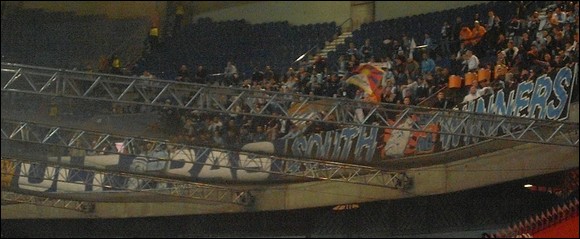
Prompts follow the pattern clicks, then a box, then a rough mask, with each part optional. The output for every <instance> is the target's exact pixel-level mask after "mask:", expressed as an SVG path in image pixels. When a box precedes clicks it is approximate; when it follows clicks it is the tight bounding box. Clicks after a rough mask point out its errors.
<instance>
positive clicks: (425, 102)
mask: <svg viewBox="0 0 580 239" xmlns="http://www.w3.org/2000/svg"><path fill="white" fill-rule="evenodd" d="M446 89H448V87H447V85H445V86H444V87H441V89H439V90H437V91H435V92H434V93H433V94H431V95H430V96H428V97H427V98H425V99H424V100H422V101H421V102H419V103H418V104H417V106H423V107H431V106H433V99H436V98H437V94H439V92H442V91H444V90H446Z"/></svg>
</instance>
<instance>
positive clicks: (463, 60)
mask: <svg viewBox="0 0 580 239" xmlns="http://www.w3.org/2000/svg"><path fill="white" fill-rule="evenodd" d="M522 9H523V8H520V7H517V8H515V9H513V15H512V17H511V18H510V19H500V18H499V17H498V16H497V15H495V14H494V9H489V11H488V14H487V19H486V18H482V17H480V16H479V15H475V16H474V17H473V19H465V20H466V21H465V22H464V21H463V19H461V18H460V17H457V19H456V22H454V23H453V24H449V23H448V22H446V21H443V22H442V23H441V38H440V39H437V40H435V39H432V38H431V36H430V35H429V34H424V39H423V41H422V42H423V46H420V47H414V45H416V44H415V43H414V41H415V39H412V38H410V37H409V36H408V35H407V33H404V32H403V33H401V36H400V38H395V39H388V40H386V41H384V42H383V43H382V44H386V45H387V48H386V49H387V52H386V54H385V55H386V56H385V57H382V58H380V59H377V58H378V57H377V56H376V55H377V54H376V52H375V47H374V46H373V45H372V44H371V43H370V41H369V40H368V39H365V41H364V42H361V43H358V44H360V47H359V48H357V43H356V42H350V44H349V47H348V49H347V50H346V51H345V52H343V53H340V52H339V53H338V54H339V57H338V60H337V61H336V62H328V61H327V59H325V58H323V57H321V56H319V55H317V56H315V58H314V61H313V62H312V63H308V61H307V60H303V61H300V62H299V64H298V65H293V66H291V67H289V68H288V69H287V70H285V71H282V72H276V71H274V70H273V69H272V68H271V67H270V66H264V67H263V68H262V67H258V66H256V67H254V71H253V72H252V74H251V75H241V74H239V72H238V71H237V69H236V66H235V64H236V63H235V62H233V61H230V62H227V64H226V66H225V67H224V71H223V73H221V74H218V75H219V76H218V77H217V78H212V79H210V78H209V77H208V73H207V71H205V70H204V67H203V66H198V68H197V69H196V71H195V72H191V71H189V69H188V67H187V66H186V65H182V66H181V67H180V69H179V70H178V76H177V77H176V78H175V80H177V81H184V82H194V83H202V84H216V85H221V86H229V87H242V88H247V89H255V90H262V91H264V94H268V93H267V92H270V91H275V92H283V93H292V94H295V95H316V96H326V97H336V98H340V97H347V98H351V99H364V98H365V96H364V94H366V93H364V91H362V90H360V89H359V88H358V87H356V86H354V85H351V84H347V83H346V80H347V79H348V78H349V77H351V76H352V75H353V74H355V73H356V72H355V70H356V69H357V67H358V66H360V65H361V64H365V63H368V64H373V65H376V66H378V67H380V68H382V69H383V70H384V72H385V73H384V76H383V79H382V81H381V83H380V85H379V92H380V94H379V95H380V97H379V99H380V101H381V102H384V103H392V104H399V105H403V106H404V105H417V104H419V103H420V102H422V101H424V100H425V99H427V98H429V97H431V96H435V95H436V96H437V98H438V99H437V100H436V102H434V104H432V105H429V106H432V107H437V108H451V107H452V106H454V105H455V104H457V103H460V102H466V101H469V100H473V99H475V98H477V97H479V96H481V95H483V94H485V93H486V92H492V91H493V90H499V89H502V88H505V89H508V90H509V89H515V87H516V86H517V84H518V83H520V82H524V81H534V80H535V79H536V77H537V76H539V75H542V74H551V73H553V72H554V71H555V70H557V69H559V68H561V67H564V66H572V64H574V63H577V62H578V3H575V2H570V1H556V2H554V4H552V5H549V6H548V7H547V8H544V9H531V10H525V11H524V10H522ZM482 68H484V69H488V70H490V71H491V72H492V75H491V76H490V77H489V78H488V79H486V80H484V81H481V82H477V81H476V82H474V83H473V85H462V88H461V89H458V90H456V91H459V92H460V94H459V95H456V96H458V97H455V98H450V97H449V96H448V95H449V94H450V93H453V91H452V90H450V89H446V86H447V83H448V79H449V77H450V76H451V75H460V76H464V75H465V74H466V73H468V72H471V73H477V71H478V70H480V69H482ZM500 68H501V69H505V71H506V72H505V73H502V74H500V73H498V72H497V70H498V69H500ZM145 72H146V73H144V74H143V75H142V76H143V77H154V76H151V75H150V74H149V73H148V72H147V71H145ZM227 100H229V101H231V102H233V100H234V99H227ZM240 102H241V103H240V104H239V105H237V106H236V110H238V112H241V113H252V112H255V110H256V109H259V110H262V108H264V107H266V102H265V101H263V100H255V101H252V102H242V101H240ZM166 103H167V104H172V102H171V101H168V102H166ZM250 106H252V107H250ZM286 107H289V105H287V106H286ZM263 110H264V112H267V113H268V114H273V115H275V114H278V113H279V112H276V111H275V110H272V109H271V108H269V107H266V109H263ZM160 113H161V115H162V119H164V120H163V122H164V123H163V124H164V130H167V131H168V132H172V133H175V134H172V135H177V136H175V139H174V140H175V141H178V142H183V143H194V142H195V144H198V145H199V144H202V145H203V144H204V143H207V142H213V143H215V144H217V145H219V146H226V147H233V148H236V147H238V146H241V145H244V144H246V143H249V142H256V141H260V140H273V139H277V138H280V137H284V136H285V135H286V134H288V133H289V132H291V131H292V130H296V129H293V128H296V126H295V125H293V124H292V122H291V121H288V120H279V119H274V118H261V117H248V116H243V115H230V114H215V113H207V112H197V111H181V110H174V109H171V108H169V107H168V108H166V109H163V110H160ZM235 136H238V137H235Z"/></svg>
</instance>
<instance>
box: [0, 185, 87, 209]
mask: <svg viewBox="0 0 580 239" xmlns="http://www.w3.org/2000/svg"><path fill="white" fill-rule="evenodd" d="M2 200H3V201H8V202H16V203H27V204H33V205H38V206H44V207H54V208H62V209H69V210H75V211H80V212H84V213H91V212H93V211H94V210H95V203H94V202H86V201H79V200H69V199H59V198H49V197H41V196H35V195H27V194H20V193H14V192H9V191H5V190H4V189H2Z"/></svg>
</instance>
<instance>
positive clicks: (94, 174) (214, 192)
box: [2, 157, 248, 205]
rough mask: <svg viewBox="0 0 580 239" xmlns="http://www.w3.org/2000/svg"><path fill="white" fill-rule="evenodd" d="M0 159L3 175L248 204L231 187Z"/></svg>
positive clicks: (238, 192)
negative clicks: (42, 166) (36, 166)
mask: <svg viewBox="0 0 580 239" xmlns="http://www.w3.org/2000/svg"><path fill="white" fill-rule="evenodd" d="M2 160H3V161H5V160H8V161H10V162H11V163H3V167H2V174H3V175H12V176H18V177H25V178H37V179H43V180H52V181H57V182H66V183H72V184H79V185H88V184H90V185H92V186H93V187H97V188H101V189H114V190H126V191H133V192H147V193H153V194H160V195H169V196H176V197H183V198H188V199H198V200H205V201H212V202H220V203H233V204H239V205H246V204H247V203H248V201H247V200H240V197H242V196H243V195H247V192H246V191H242V190H233V189H230V188H226V187H220V186H215V185H209V184H202V183H194V182H187V181H182V180H171V179H166V178H160V177H153V176H149V175H143V174H135V173H129V172H118V171H113V170H97V169H88V168H86V167H75V166H72V165H62V164H58V163H54V162H47V161H38V160H35V161H31V160H24V159H15V158H4V157H2ZM39 164H45V165H47V166H49V167H44V169H42V168H41V169H38V168H35V169H34V170H32V169H31V167H33V165H39ZM57 169H58V170H57ZM38 170H43V172H42V173H34V174H31V172H35V171H38ZM39 175H42V176H39ZM72 179H74V180H72ZM159 185H162V186H159ZM8 188H10V187H8ZM3 189H5V186H3Z"/></svg>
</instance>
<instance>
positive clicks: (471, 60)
mask: <svg viewBox="0 0 580 239" xmlns="http://www.w3.org/2000/svg"><path fill="white" fill-rule="evenodd" d="M463 59H464V61H463V64H464V65H467V71H476V70H477V69H478V68H479V58H477V56H475V55H473V51H471V50H467V51H466V52H465V55H464V56H463Z"/></svg>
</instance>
